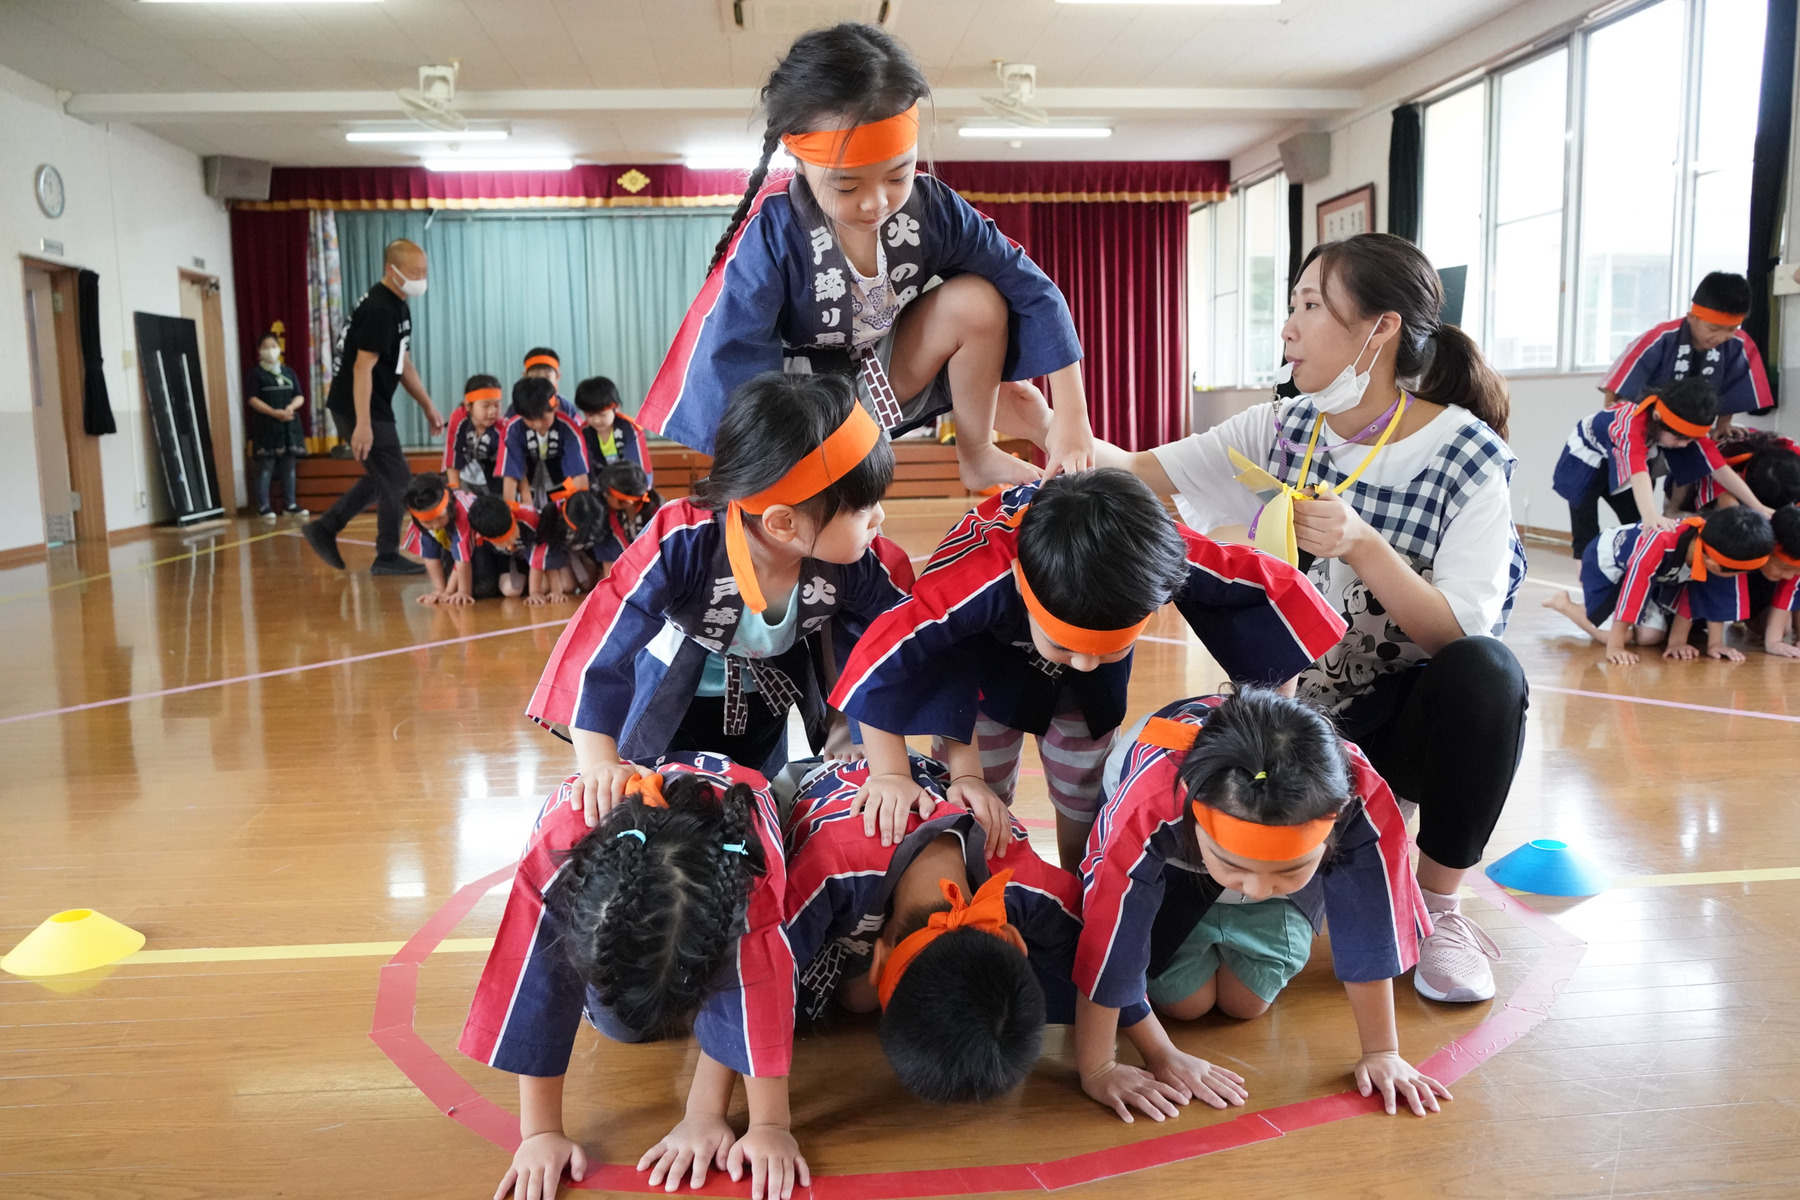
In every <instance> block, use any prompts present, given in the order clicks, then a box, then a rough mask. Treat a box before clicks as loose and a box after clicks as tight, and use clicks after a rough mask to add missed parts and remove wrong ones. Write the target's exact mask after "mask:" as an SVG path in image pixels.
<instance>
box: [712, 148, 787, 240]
mask: <svg viewBox="0 0 1800 1200" xmlns="http://www.w3.org/2000/svg"><path fill="white" fill-rule="evenodd" d="M780 144H781V132H780V131H779V130H777V129H776V128H775V126H773V125H770V126H769V127H768V128H767V129H765V130H764V131H763V143H762V157H761V158H759V159H758V160H757V162H756V166H755V167H754V168H753V169H752V170H751V172H750V179H749V181H748V182H747V183H746V184H745V185H744V198H743V199H742V200H739V201H738V206H737V208H735V209H734V210H732V213H731V222H730V224H728V225H726V226H725V236H724V237H722V238H720V239H719V244H718V245H717V246H715V247H713V255H712V261H711V262H709V263H707V264H706V273H707V274H708V275H711V274H712V273H713V272H714V271H715V270H717V269H718V266H719V264H720V263H722V262H724V261H725V255H726V254H727V253H729V252H730V250H731V239H732V238H734V237H736V236H737V231H738V229H739V228H740V227H742V225H743V224H744V218H746V217H748V216H749V215H750V205H751V203H752V202H753V201H754V200H755V199H756V193H758V192H760V191H762V185H763V182H764V181H765V180H767V179H768V177H769V160H770V159H772V158H774V157H775V147H777V146H779V145H780Z"/></svg>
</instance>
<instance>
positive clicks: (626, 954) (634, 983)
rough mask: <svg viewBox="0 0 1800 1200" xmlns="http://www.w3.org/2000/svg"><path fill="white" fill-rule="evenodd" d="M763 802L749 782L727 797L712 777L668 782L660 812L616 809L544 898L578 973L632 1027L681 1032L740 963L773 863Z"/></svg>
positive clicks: (633, 802) (628, 806)
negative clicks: (755, 903) (759, 891)
mask: <svg viewBox="0 0 1800 1200" xmlns="http://www.w3.org/2000/svg"><path fill="white" fill-rule="evenodd" d="M754 802H755V793H754V792H753V791H751V789H750V788H749V787H748V786H746V785H744V784H734V785H732V786H731V787H730V788H728V789H727V790H726V792H725V795H724V797H723V798H722V799H721V798H720V797H719V796H718V794H717V792H716V789H715V787H714V785H713V784H712V782H710V781H709V780H708V779H706V778H705V777H703V776H699V775H689V774H678V775H670V776H667V777H666V778H665V781H664V784H663V795H662V803H661V804H660V805H657V806H655V807H651V806H649V805H646V804H644V803H643V801H642V799H641V798H633V799H630V800H628V801H627V802H626V803H624V804H621V805H619V806H618V807H617V808H615V809H613V810H612V812H610V813H608V814H607V817H606V819H605V820H604V821H602V822H601V823H600V825H599V826H598V827H597V828H595V829H594V830H593V831H592V832H590V833H589V834H588V835H587V836H586V837H585V838H583V839H582V840H581V842H580V843H578V844H577V845H576V846H575V848H574V849H573V850H571V851H570V852H569V854H568V857H567V859H566V861H565V863H564V864H563V869H562V870H561V871H560V872H559V873H558V875H557V878H556V881H555V882H554V883H553V884H552V885H551V888H550V890H549V891H548V892H547V893H546V894H545V897H544V903H545V906H546V907H547V908H548V909H549V910H550V913H551V915H552V917H553V918H554V920H555V922H556V925H557V926H558V929H559V935H560V937H559V944H560V945H561V947H562V949H563V951H564V953H565V954H566V955H567V956H568V961H569V964H570V966H572V967H573V968H574V970H575V973H576V974H577V975H578V976H579V977H580V978H581V979H582V980H583V981H584V982H586V983H588V984H589V985H591V986H592V987H593V988H594V989H595V991H596V992H597V993H598V994H599V998H600V1002H601V1003H602V1004H603V1005H605V1006H606V1007H607V1008H608V1009H610V1010H611V1011H612V1013H613V1015H614V1016H616V1017H617V1018H618V1019H619V1020H620V1021H621V1022H622V1023H623V1024H624V1025H626V1026H627V1027H628V1028H630V1029H632V1030H635V1031H637V1032H639V1033H641V1034H643V1035H644V1036H646V1037H656V1036H661V1035H664V1034H667V1033H669V1032H671V1031H673V1030H675V1029H677V1028H679V1027H681V1025H683V1024H684V1023H685V1022H686V1021H688V1020H689V1019H691V1018H692V1016H693V1014H694V1013H695V1012H696V1011H697V1010H698V1009H699V1008H700V1005H701V1004H702V1003H703V1002H704V1001H705V999H706V997H707V995H708V994H709V993H710V992H711V990H712V988H713V985H714V982H715V980H716V978H717V976H718V974H719V972H720V970H721V969H722V968H723V967H724V966H725V964H726V962H727V961H728V960H729V958H730V955H731V948H732V945H733V943H734V941H735V939H736V938H737V936H738V935H739V934H740V933H742V932H743V928H744V913H745V910H746V908H747V907H748V904H749V897H750V889H751V885H752V882H753V876H755V875H757V874H760V873H761V870H762V865H763V857H762V846H761V842H760V841H759V840H758V839H757V838H756V834H755V830H754V828H753V827H752V825H751V821H750V809H751V805H753V804H754Z"/></svg>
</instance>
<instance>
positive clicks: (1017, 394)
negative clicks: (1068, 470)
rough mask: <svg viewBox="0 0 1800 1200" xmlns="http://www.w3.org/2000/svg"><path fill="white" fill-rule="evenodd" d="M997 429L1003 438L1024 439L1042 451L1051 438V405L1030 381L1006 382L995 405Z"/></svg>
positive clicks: (1001, 386)
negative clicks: (1045, 442)
mask: <svg viewBox="0 0 1800 1200" xmlns="http://www.w3.org/2000/svg"><path fill="white" fill-rule="evenodd" d="M994 428H995V429H998V430H999V431H1000V435H1001V436H1002V437H1017V438H1024V439H1025V440H1026V441H1028V442H1030V443H1031V444H1032V445H1034V446H1036V447H1037V448H1038V449H1040V450H1041V449H1043V447H1044V441H1045V439H1047V438H1048V437H1049V436H1050V403H1049V401H1047V400H1045V399H1044V393H1043V392H1040V391H1039V390H1038V388H1037V385H1036V384H1034V383H1032V382H1031V381H1030V380H1029V379H1021V380H1018V381H1016V382H1013V383H1002V384H1001V385H1000V395H999V399H998V401H997V402H996V403H995V405H994Z"/></svg>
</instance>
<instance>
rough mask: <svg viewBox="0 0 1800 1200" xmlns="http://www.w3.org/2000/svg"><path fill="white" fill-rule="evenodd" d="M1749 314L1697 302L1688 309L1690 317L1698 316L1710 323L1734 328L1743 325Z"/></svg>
mask: <svg viewBox="0 0 1800 1200" xmlns="http://www.w3.org/2000/svg"><path fill="white" fill-rule="evenodd" d="M1749 315H1750V314H1749V313H1728V312H1720V311H1719V310H1718V309H1716V308H1707V307H1706V306H1705V305H1704V304H1696V305H1694V306H1693V307H1692V308H1690V309H1688V316H1690V317H1697V318H1699V319H1700V320H1702V321H1705V322H1707V323H1708V324H1710V325H1729V326H1731V327H1732V328H1733V329H1736V328H1737V327H1738V326H1739V325H1742V324H1743V323H1744V318H1745V317H1747V316H1749Z"/></svg>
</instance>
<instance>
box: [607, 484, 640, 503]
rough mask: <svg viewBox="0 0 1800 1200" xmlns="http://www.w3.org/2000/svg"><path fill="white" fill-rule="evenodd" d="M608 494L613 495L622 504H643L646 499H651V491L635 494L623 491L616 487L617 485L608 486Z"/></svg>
mask: <svg viewBox="0 0 1800 1200" xmlns="http://www.w3.org/2000/svg"><path fill="white" fill-rule="evenodd" d="M606 494H607V495H609V496H611V497H612V498H613V499H614V500H617V501H618V502H619V503H621V504H642V503H644V502H645V501H646V500H648V499H650V493H649V492H645V493H644V494H643V495H641V496H633V495H632V494H631V493H629V492H621V491H620V490H619V489H618V488H615V487H609V488H607V489H606Z"/></svg>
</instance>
